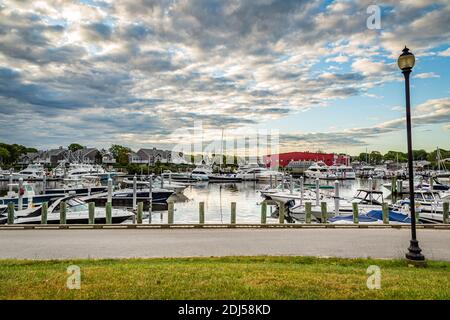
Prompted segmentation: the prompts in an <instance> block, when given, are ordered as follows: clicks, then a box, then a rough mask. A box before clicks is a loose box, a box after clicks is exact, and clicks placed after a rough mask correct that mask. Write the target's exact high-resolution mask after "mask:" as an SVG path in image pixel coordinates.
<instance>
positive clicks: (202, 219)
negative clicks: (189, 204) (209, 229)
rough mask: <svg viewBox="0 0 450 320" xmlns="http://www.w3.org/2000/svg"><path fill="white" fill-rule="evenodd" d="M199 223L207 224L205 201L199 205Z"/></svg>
mask: <svg viewBox="0 0 450 320" xmlns="http://www.w3.org/2000/svg"><path fill="white" fill-rule="evenodd" d="M198 223H199V224H205V203H204V202H203V201H202V202H199V204H198Z"/></svg>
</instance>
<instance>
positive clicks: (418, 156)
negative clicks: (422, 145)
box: [413, 149, 428, 160]
mask: <svg viewBox="0 0 450 320" xmlns="http://www.w3.org/2000/svg"><path fill="white" fill-rule="evenodd" d="M427 158H428V153H427V152H426V151H425V150H423V149H420V150H413V159H414V160H427Z"/></svg>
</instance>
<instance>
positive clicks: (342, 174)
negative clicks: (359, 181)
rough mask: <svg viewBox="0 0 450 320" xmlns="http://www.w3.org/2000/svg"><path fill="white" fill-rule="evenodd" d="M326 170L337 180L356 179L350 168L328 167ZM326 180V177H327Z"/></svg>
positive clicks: (342, 166) (341, 166)
mask: <svg viewBox="0 0 450 320" xmlns="http://www.w3.org/2000/svg"><path fill="white" fill-rule="evenodd" d="M328 170H329V171H330V172H331V173H332V174H334V175H335V176H336V179H338V180H352V179H356V174H355V171H354V170H353V168H352V167H350V166H344V165H340V166H330V167H328ZM327 178H328V177H327Z"/></svg>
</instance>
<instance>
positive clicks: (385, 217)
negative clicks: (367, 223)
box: [381, 202, 389, 224]
mask: <svg viewBox="0 0 450 320" xmlns="http://www.w3.org/2000/svg"><path fill="white" fill-rule="evenodd" d="M381 210H382V212H383V223H384V224H389V206H388V204H387V203H386V202H383V203H382V204H381Z"/></svg>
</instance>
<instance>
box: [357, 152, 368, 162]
mask: <svg viewBox="0 0 450 320" xmlns="http://www.w3.org/2000/svg"><path fill="white" fill-rule="evenodd" d="M358 159H359V161H364V162H369V160H370V159H369V154H368V153H366V152H361V153H360V154H359V157H358Z"/></svg>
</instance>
